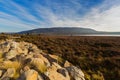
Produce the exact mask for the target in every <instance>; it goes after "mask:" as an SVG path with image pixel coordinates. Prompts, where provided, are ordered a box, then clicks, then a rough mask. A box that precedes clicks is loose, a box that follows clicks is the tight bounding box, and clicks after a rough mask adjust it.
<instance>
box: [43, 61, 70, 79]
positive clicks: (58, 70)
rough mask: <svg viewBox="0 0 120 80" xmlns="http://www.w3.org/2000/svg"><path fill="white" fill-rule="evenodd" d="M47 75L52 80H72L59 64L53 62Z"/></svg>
mask: <svg viewBox="0 0 120 80" xmlns="http://www.w3.org/2000/svg"><path fill="white" fill-rule="evenodd" d="M45 75H46V76H47V77H48V78H49V79H50V80H70V76H69V74H68V71H67V70H65V69H63V68H62V67H61V66H60V65H59V64H57V63H55V62H53V64H52V66H50V67H49V68H48V69H47V72H46V73H45Z"/></svg>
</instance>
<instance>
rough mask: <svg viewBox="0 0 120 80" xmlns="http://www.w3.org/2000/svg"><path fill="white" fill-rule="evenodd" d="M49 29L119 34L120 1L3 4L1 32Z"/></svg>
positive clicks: (9, 0)
mask: <svg viewBox="0 0 120 80" xmlns="http://www.w3.org/2000/svg"><path fill="white" fill-rule="evenodd" d="M50 27H82V28H91V29H95V30H98V31H111V32H115V31H120V0H0V32H19V31H24V30H31V29H36V28H50Z"/></svg>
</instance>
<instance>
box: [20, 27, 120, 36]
mask: <svg viewBox="0 0 120 80" xmlns="http://www.w3.org/2000/svg"><path fill="white" fill-rule="evenodd" d="M19 33H20V34H27V33H29V34H60V35H70V34H73V35H76V34H120V32H102V31H96V30H93V29H90V28H79V27H54V28H38V29H33V30H28V31H22V32H19Z"/></svg>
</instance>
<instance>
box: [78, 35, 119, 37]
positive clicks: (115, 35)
mask: <svg viewBox="0 0 120 80" xmlns="http://www.w3.org/2000/svg"><path fill="white" fill-rule="evenodd" d="M76 36H110V37H120V34H84V35H76Z"/></svg>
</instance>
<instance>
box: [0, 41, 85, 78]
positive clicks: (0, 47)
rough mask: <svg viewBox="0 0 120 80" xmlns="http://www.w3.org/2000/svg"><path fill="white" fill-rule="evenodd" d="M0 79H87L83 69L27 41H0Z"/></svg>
mask: <svg viewBox="0 0 120 80" xmlns="http://www.w3.org/2000/svg"><path fill="white" fill-rule="evenodd" d="M0 80H85V79H84V74H83V72H82V71H81V69H79V68H77V67H75V66H73V65H72V64H71V63H69V62H68V61H66V60H63V59H61V58H60V57H58V56H55V55H50V54H45V53H44V52H43V51H42V50H39V49H38V48H37V46H35V45H33V44H31V43H27V42H15V41H13V40H6V41H1V42H0Z"/></svg>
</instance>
